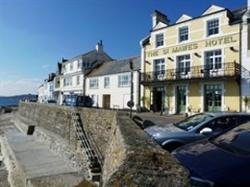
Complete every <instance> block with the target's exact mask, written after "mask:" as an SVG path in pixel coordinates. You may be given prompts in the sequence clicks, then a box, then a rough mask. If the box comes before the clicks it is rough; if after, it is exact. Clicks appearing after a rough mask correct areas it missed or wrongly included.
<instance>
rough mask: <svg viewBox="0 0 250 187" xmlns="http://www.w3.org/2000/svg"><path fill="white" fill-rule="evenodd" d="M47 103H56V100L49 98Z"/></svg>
mask: <svg viewBox="0 0 250 187" xmlns="http://www.w3.org/2000/svg"><path fill="white" fill-rule="evenodd" d="M46 103H47V104H56V100H53V99H49V100H47V101H46Z"/></svg>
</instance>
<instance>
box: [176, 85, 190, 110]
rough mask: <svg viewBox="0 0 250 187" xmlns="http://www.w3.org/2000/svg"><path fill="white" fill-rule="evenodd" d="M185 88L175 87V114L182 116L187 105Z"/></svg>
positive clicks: (182, 86)
mask: <svg viewBox="0 0 250 187" xmlns="http://www.w3.org/2000/svg"><path fill="white" fill-rule="evenodd" d="M186 93H187V87H186V86H184V85H181V86H176V106H177V108H176V112H177V114H183V113H185V112H186V105H187V94H186Z"/></svg>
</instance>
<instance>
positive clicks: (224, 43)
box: [140, 5, 246, 114]
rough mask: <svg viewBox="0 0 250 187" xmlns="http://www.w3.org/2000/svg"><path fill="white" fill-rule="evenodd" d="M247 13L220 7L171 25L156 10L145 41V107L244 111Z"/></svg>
mask: <svg viewBox="0 0 250 187" xmlns="http://www.w3.org/2000/svg"><path fill="white" fill-rule="evenodd" d="M245 12H246V8H244V9H238V10H235V11H230V10H228V9H225V8H223V7H218V6H215V5H212V6H210V7H209V8H208V9H207V10H206V11H204V12H203V14H202V15H201V16H199V17H195V18H192V17H191V16H188V15H185V14H184V15H182V16H181V17H180V18H179V19H178V20H177V21H176V23H174V24H170V23H169V20H168V18H167V16H166V15H164V14H162V13H161V12H159V11H155V12H154V13H153V15H152V30H151V32H150V34H149V36H148V37H146V38H145V39H143V40H142V41H141V57H142V66H141V71H142V73H141V79H140V82H141V85H142V88H141V89H142V94H143V98H144V101H143V105H144V106H145V107H146V108H148V109H150V110H153V111H163V112H165V113H168V114H177V113H188V114H193V113H199V112H205V111H206V112H216V111H241V108H242V106H241V105H242V98H241V92H242V91H241V89H242V88H241V47H242V46H241V33H242V16H243V15H244V14H245Z"/></svg>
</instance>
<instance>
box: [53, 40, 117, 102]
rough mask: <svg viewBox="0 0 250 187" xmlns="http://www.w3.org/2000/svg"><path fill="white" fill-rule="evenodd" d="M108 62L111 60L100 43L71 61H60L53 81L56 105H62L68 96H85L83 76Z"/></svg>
mask: <svg viewBox="0 0 250 187" xmlns="http://www.w3.org/2000/svg"><path fill="white" fill-rule="evenodd" d="M110 60H112V58H111V57H110V56H109V55H108V54H107V53H106V52H105V51H104V50H103V44H102V41H100V42H98V43H97V45H96V49H93V50H91V51H89V52H87V53H84V54H81V55H78V56H76V57H73V58H71V59H62V61H61V62H59V63H58V67H57V75H56V77H55V79H54V81H55V83H54V85H55V89H54V97H55V99H56V100H57V102H58V104H63V100H64V99H65V98H66V97H69V96H70V95H85V74H86V73H87V72H88V71H90V70H91V69H92V68H94V67H95V66H97V65H99V64H102V63H105V62H107V61H110Z"/></svg>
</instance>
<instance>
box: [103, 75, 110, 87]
mask: <svg viewBox="0 0 250 187" xmlns="http://www.w3.org/2000/svg"><path fill="white" fill-rule="evenodd" d="M109 83H110V80H109V77H104V88H108V87H109Z"/></svg>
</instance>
